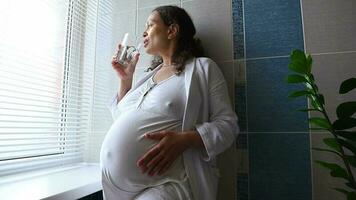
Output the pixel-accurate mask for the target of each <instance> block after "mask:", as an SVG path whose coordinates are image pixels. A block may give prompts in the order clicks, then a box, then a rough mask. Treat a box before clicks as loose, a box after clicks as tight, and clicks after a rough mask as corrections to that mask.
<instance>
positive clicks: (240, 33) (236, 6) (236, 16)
mask: <svg viewBox="0 0 356 200" xmlns="http://www.w3.org/2000/svg"><path fill="white" fill-rule="evenodd" d="M232 17H233V33H234V34H233V36H234V59H241V58H244V57H245V56H244V54H245V52H244V51H245V50H244V27H243V17H244V15H243V7H242V0H232Z"/></svg>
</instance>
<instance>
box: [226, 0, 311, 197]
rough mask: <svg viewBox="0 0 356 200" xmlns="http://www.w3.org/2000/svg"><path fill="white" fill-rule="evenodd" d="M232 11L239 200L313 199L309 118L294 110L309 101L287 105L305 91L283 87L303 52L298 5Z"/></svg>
mask: <svg viewBox="0 0 356 200" xmlns="http://www.w3.org/2000/svg"><path fill="white" fill-rule="evenodd" d="M232 7H233V19H234V21H233V25H234V59H235V63H236V65H235V72H236V75H235V91H236V94H235V95H236V98H235V105H236V107H235V108H236V112H237V113H238V116H239V118H240V119H241V120H240V127H242V133H241V134H240V137H239V140H238V141H237V142H238V143H237V148H238V150H237V151H238V156H239V157H238V161H237V162H238V163H240V162H241V163H246V165H239V164H238V167H239V168H238V174H237V181H238V188H237V194H238V195H237V199H240V200H243V199H251V200H260V199H273V200H282V199H283V200H284V199H288V200H308V199H311V197H312V191H311V190H312V187H311V184H312V183H311V169H310V150H309V148H310V144H309V132H308V121H307V119H308V115H307V114H306V113H301V112H297V111H295V110H296V109H298V108H303V107H304V108H306V107H307V99H306V98H300V99H297V100H293V101H289V100H288V98H287V96H288V93H289V92H291V91H293V90H298V89H301V87H300V86H291V85H288V84H286V83H285V82H284V78H285V77H286V76H287V74H288V73H289V71H288V67H287V66H288V63H289V54H290V52H291V51H292V49H296V48H298V49H304V40H303V26H302V16H301V6H300V2H299V1H295V0H294V1H283V0H274V1H265V0H254V1H247V0H232ZM240 152H241V153H240ZM242 154H244V155H242ZM246 158H247V159H246ZM240 167H241V168H240ZM246 169H247V170H246Z"/></svg>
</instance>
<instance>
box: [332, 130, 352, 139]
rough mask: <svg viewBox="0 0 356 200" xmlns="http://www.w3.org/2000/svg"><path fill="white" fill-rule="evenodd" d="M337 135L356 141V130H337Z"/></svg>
mask: <svg viewBox="0 0 356 200" xmlns="http://www.w3.org/2000/svg"><path fill="white" fill-rule="evenodd" d="M335 133H336V135H339V136H341V137H343V138H346V139H348V140H351V141H356V132H352V131H335Z"/></svg>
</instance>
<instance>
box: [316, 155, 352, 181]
mask: <svg viewBox="0 0 356 200" xmlns="http://www.w3.org/2000/svg"><path fill="white" fill-rule="evenodd" d="M315 162H316V163H318V164H319V165H321V166H322V167H325V168H327V169H330V170H331V172H330V175H331V176H332V177H339V178H344V179H346V180H349V176H348V174H347V172H346V170H345V169H343V168H342V167H340V166H339V165H337V164H334V163H327V162H323V161H320V160H316V161H315Z"/></svg>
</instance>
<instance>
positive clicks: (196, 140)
mask: <svg viewBox="0 0 356 200" xmlns="http://www.w3.org/2000/svg"><path fill="white" fill-rule="evenodd" d="M183 133H184V137H185V141H186V144H187V145H188V147H190V148H201V147H204V143H203V140H202V139H201V137H200V134H199V133H198V131H196V130H190V131H185V132H183Z"/></svg>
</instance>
